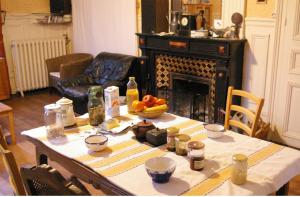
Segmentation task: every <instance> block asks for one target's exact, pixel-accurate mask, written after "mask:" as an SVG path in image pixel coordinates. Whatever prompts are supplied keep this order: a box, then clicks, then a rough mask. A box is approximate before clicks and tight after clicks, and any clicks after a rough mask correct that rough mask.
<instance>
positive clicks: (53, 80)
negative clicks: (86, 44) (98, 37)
mask: <svg viewBox="0 0 300 197" xmlns="http://www.w3.org/2000/svg"><path fill="white" fill-rule="evenodd" d="M92 60H93V56H92V55H90V54H87V53H74V54H68V55H63V56H59V57H55V58H51V59H47V60H46V66H47V70H48V73H49V85H50V87H55V88H56V87H57V82H58V81H60V80H62V79H67V78H71V77H75V76H78V75H80V74H82V73H83V72H84V70H85V68H86V67H87V66H88V65H89V64H90V63H91V62H92ZM53 72H54V73H55V72H59V74H60V77H59V78H58V77H56V76H53V74H52V75H51V73H53Z"/></svg>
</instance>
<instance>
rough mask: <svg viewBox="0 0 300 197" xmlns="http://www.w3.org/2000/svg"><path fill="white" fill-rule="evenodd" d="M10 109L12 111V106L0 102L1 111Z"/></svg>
mask: <svg viewBox="0 0 300 197" xmlns="http://www.w3.org/2000/svg"><path fill="white" fill-rule="evenodd" d="M10 111H12V108H11V107H10V106H8V105H5V104H3V103H0V113H2V112H10Z"/></svg>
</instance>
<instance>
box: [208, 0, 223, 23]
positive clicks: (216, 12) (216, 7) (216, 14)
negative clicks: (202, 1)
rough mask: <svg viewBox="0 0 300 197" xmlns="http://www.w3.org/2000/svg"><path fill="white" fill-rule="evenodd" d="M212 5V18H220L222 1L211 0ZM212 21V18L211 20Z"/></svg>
mask: <svg viewBox="0 0 300 197" xmlns="http://www.w3.org/2000/svg"><path fill="white" fill-rule="evenodd" d="M210 2H211V4H212V5H213V6H212V18H213V19H222V1H221V0H211V1H210ZM211 22H212V23H211V24H214V23H213V20H212V21H211Z"/></svg>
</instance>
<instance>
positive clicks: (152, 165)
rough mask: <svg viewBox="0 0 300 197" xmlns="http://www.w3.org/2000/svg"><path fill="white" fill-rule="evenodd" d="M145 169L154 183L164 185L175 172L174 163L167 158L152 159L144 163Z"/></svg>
mask: <svg viewBox="0 0 300 197" xmlns="http://www.w3.org/2000/svg"><path fill="white" fill-rule="evenodd" d="M145 168H146V171H147V173H148V175H149V176H150V177H151V178H152V180H153V181H154V182H156V183H166V182H168V181H169V179H170V177H171V176H172V174H173V172H174V171H175V168H176V163H175V161H174V160H173V159H170V158H168V157H154V158H151V159H148V160H147V161H146V163H145Z"/></svg>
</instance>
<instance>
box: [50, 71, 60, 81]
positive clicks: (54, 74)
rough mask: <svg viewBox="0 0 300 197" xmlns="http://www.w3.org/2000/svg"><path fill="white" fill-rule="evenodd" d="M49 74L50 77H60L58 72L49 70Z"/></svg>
mask: <svg viewBox="0 0 300 197" xmlns="http://www.w3.org/2000/svg"><path fill="white" fill-rule="evenodd" d="M49 75H50V76H51V77H56V78H59V79H60V72H51V73H49Z"/></svg>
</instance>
